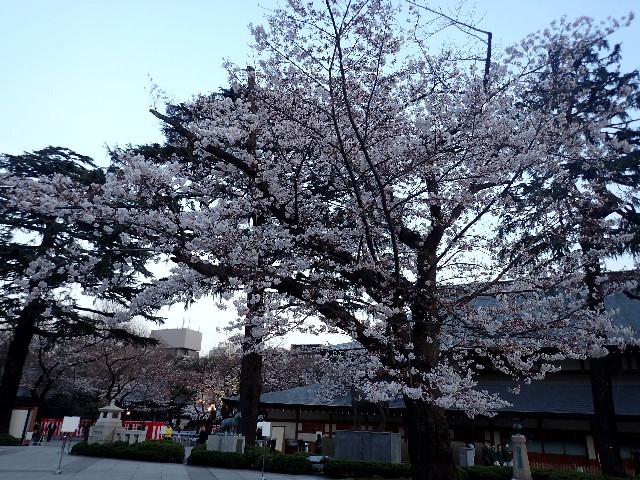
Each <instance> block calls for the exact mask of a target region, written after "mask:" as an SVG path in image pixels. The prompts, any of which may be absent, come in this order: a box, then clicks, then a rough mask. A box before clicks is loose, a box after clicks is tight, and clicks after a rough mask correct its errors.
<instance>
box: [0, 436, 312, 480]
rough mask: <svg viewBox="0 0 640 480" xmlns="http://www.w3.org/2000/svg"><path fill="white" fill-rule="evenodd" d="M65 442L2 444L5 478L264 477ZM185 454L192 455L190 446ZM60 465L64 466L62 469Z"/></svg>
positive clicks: (275, 479) (0, 465)
mask: <svg viewBox="0 0 640 480" xmlns="http://www.w3.org/2000/svg"><path fill="white" fill-rule="evenodd" d="M61 447H62V442H61V441H60V440H52V441H51V442H50V443H46V442H45V443H44V444H43V445H40V446H29V447H2V446H0V479H1V480H41V479H49V480H51V479H56V478H60V479H72V480H261V476H262V474H261V472H257V471H253V470H228V469H224V468H207V467H192V466H189V465H187V464H186V463H185V464H183V465H179V464H175V463H151V462H136V461H133V460H115V459H107V458H93V457H80V456H75V455H69V454H68V453H67V451H66V450H65V452H63V453H61ZM185 450H186V451H187V453H186V455H185V458H186V457H187V456H189V451H190V450H191V448H190V447H187V448H185ZM58 466H60V469H59V472H60V473H57V471H58ZM264 477H265V479H266V480H318V478H319V477H318V476H311V475H309V476H305V475H284V474H277V473H265V474H264Z"/></svg>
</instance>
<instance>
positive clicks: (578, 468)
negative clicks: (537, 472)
mask: <svg viewBox="0 0 640 480" xmlns="http://www.w3.org/2000/svg"><path fill="white" fill-rule="evenodd" d="M529 466H531V467H536V468H549V469H553V470H566V471H571V472H580V473H587V474H589V475H602V469H601V468H600V466H599V465H584V464H578V463H556V462H531V461H530V462H529ZM625 470H626V472H627V475H633V474H634V472H633V468H629V466H628V465H625Z"/></svg>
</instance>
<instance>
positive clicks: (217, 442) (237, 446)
mask: <svg viewBox="0 0 640 480" xmlns="http://www.w3.org/2000/svg"><path fill="white" fill-rule="evenodd" d="M207 450H213V451H216V452H235V453H244V436H243V435H209V438H207Z"/></svg>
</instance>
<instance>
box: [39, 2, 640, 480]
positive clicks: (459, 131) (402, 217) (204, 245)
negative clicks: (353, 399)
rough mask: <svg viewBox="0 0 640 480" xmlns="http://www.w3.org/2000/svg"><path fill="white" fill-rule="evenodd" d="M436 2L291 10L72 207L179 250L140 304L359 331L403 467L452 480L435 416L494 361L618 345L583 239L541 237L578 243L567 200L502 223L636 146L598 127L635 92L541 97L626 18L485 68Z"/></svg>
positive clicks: (476, 396)
mask: <svg viewBox="0 0 640 480" xmlns="http://www.w3.org/2000/svg"><path fill="white" fill-rule="evenodd" d="M427 13H428V10H425V9H423V8H421V7H420V5H419V3H418V2H408V3H402V4H401V5H400V6H399V5H397V4H395V3H393V2H390V1H384V0H379V1H371V0H356V1H350V2H342V1H336V2H329V1H327V2H310V3H304V2H301V1H296V0H292V1H290V2H288V9H286V10H280V9H276V10H274V11H272V12H271V15H270V16H269V17H268V19H267V26H254V27H253V28H252V31H253V33H254V36H255V40H256V45H255V48H256V54H257V55H258V56H259V57H260V59H261V60H260V62H259V63H258V64H256V70H254V69H253V68H251V69H248V70H245V69H240V68H236V67H235V66H233V65H228V69H229V74H230V81H231V86H232V88H231V92H232V94H231V95H201V96H198V97H195V98H194V99H193V100H192V101H191V102H189V103H185V104H183V105H177V106H171V107H170V108H168V109H167V111H165V112H160V111H157V110H153V111H152V113H153V114H154V115H155V116H156V117H157V118H159V119H161V120H162V121H163V122H164V124H165V127H164V128H165V131H166V132H167V142H166V144H164V145H162V146H157V147H154V148H145V149H136V148H134V149H130V150H125V151H121V152H118V154H117V158H116V163H117V168H114V169H113V170H112V172H111V173H110V174H109V175H108V178H107V181H106V183H105V184H104V185H103V186H102V188H101V191H100V195H99V196H96V197H95V198H94V199H93V201H92V202H87V203H85V204H82V202H81V201H80V199H77V204H78V205H82V209H81V211H77V210H74V211H75V212H76V213H75V215H78V216H79V215H90V216H92V218H100V219H106V218H110V219H112V220H113V221H114V222H116V223H118V224H123V225H127V226H129V227H130V228H131V229H132V230H133V232H131V233H130V234H129V235H128V236H127V237H126V238H125V239H124V240H125V241H129V242H131V244H132V245H135V246H136V248H149V249H153V251H154V252H155V253H156V254H157V255H158V256H162V255H165V256H168V257H170V258H171V260H172V261H173V263H174V264H175V267H174V268H173V269H172V271H171V273H170V274H169V275H168V276H167V277H166V278H165V279H162V280H161V281H159V282H157V283H156V284H154V285H152V286H150V287H149V288H148V289H146V290H145V291H144V292H143V293H142V294H140V295H139V296H137V297H136V299H135V300H134V301H133V302H132V303H131V309H130V310H129V312H128V315H129V316H134V315H137V314H141V313H148V312H149V311H150V309H155V308H157V307H158V306H159V305H160V304H162V303H167V304H169V303H175V302H176V301H185V299H188V298H194V299H197V298H199V297H201V296H203V295H209V294H214V295H218V296H220V297H221V298H222V299H225V300H226V299H231V298H235V299H237V304H236V307H237V310H238V326H239V327H242V328H243V329H244V331H245V333H246V335H245V339H246V342H247V343H246V345H245V347H246V348H243V350H244V353H250V352H251V351H252V349H253V351H255V352H258V351H259V350H260V349H261V348H262V347H261V345H262V341H263V339H264V338H266V337H267V336H268V335H270V334H272V333H273V332H282V331H287V330H289V329H294V328H303V327H308V328H310V329H314V330H313V331H315V332H316V333H319V332H322V331H328V332H334V331H340V332H344V333H347V334H349V335H351V336H352V337H353V339H355V340H357V341H358V342H359V343H360V344H361V345H362V346H363V347H364V348H365V349H366V350H367V351H368V352H370V353H371V354H372V355H375V357H376V358H377V361H378V362H379V365H380V368H384V370H385V374H386V375H385V378H386V380H385V381H382V382H376V383H371V387H370V388H369V390H370V392H371V396H372V397H373V398H383V397H384V396H385V395H388V394H391V393H397V394H400V395H402V396H403V399H404V402H405V406H406V420H407V421H406V433H407V436H408V442H409V455H410V459H411V465H412V477H413V478H414V479H434V480H435V479H451V478H456V475H457V474H456V470H455V467H454V464H453V460H452V452H451V446H450V441H449V430H448V426H447V423H446V420H445V416H444V409H445V408H458V409H462V410H465V411H467V412H468V413H469V414H470V415H474V414H478V413H482V412H485V411H488V410H490V409H492V408H495V407H496V405H497V404H499V400H497V399H496V398H495V397H494V396H492V395H491V394H490V393H488V392H484V391H481V390H478V389H476V388H475V387H476V375H477V374H478V372H480V371H481V370H482V368H483V365H484V364H485V362H486V361H489V362H491V363H492V364H493V366H494V367H495V368H496V369H497V370H499V371H502V372H504V373H505V374H508V375H511V376H512V377H513V378H514V380H518V381H530V380H532V379H536V378H540V377H542V376H543V375H544V373H545V372H546V371H551V370H553V369H554V368H555V367H554V362H556V361H557V360H560V359H562V358H566V357H569V358H585V357H586V356H592V357H597V356H601V355H604V354H606V346H607V345H609V344H612V343H613V344H621V341H622V340H621V336H622V334H623V333H625V332H619V331H617V330H616V329H615V327H614V326H613V325H612V324H611V319H610V317H609V316H608V315H607V314H606V313H605V312H603V311H601V310H597V309H596V310H594V309H589V308H588V307H589V305H590V303H589V300H588V298H587V295H585V293H586V292H587V290H586V288H587V287H585V275H586V273H585V270H584V268H583V266H584V264H585V257H587V256H589V255H590V253H589V252H585V251H584V250H583V249H579V248H577V249H576V248H573V249H572V248H569V249H568V250H569V252H570V253H569V254H567V255H554V254H553V253H550V252H548V251H546V250H545V249H543V248H541V244H543V242H544V241H545V240H548V239H550V238H564V237H566V238H567V242H574V243H575V240H576V239H575V237H574V236H572V235H571V229H570V228H569V230H568V226H567V224H566V222H565V221H564V213H565V212H566V210H565V209H561V208H560V207H557V208H556V204H552V205H550V207H549V208H548V210H547V212H546V214H545V215H540V214H539V212H538V211H537V210H536V209H535V208H533V209H532V210H530V209H527V208H519V209H518V210H517V211H516V214H517V215H518V218H519V219H520V220H521V222H522V223H521V224H522V225H528V228H526V229H525V228H515V229H513V230H512V231H510V232H509V233H508V234H506V235H500V233H502V232H501V227H500V224H499V219H500V218H501V217H502V216H503V215H504V214H505V213H506V212H509V213H512V212H513V210H514V209H513V208H512V207H513V205H514V200H513V198H514V195H515V194H516V193H518V192H519V191H520V190H521V189H522V186H523V185H529V184H531V178H532V176H535V175H536V174H538V173H540V174H541V175H548V178H549V179H550V181H562V179H563V178H565V177H564V176H563V170H562V168H560V166H561V159H564V158H580V159H582V161H583V162H584V163H583V165H584V167H585V168H591V167H592V166H594V167H597V165H599V164H600V163H601V162H603V161H606V160H607V159H610V158H613V157H614V156H615V157H617V158H619V157H620V154H621V153H624V152H628V151H629V150H630V149H631V145H629V142H627V141H625V140H624V139H619V140H618V141H617V142H615V145H612V143H611V142H609V141H608V137H607V133H606V126H607V121H608V119H610V118H612V116H615V115H617V114H618V112H620V111H624V110H625V109H626V108H628V106H629V105H630V101H631V100H630V98H628V95H625V94H624V92H621V95H619V96H616V97H615V98H612V99H611V103H610V104H609V105H607V106H604V107H603V108H602V109H601V110H598V111H597V112H594V113H593V115H589V116H586V117H585V119H584V121H581V122H568V121H566V120H567V119H566V116H565V115H564V112H565V111H567V109H568V107H569V103H570V102H571V97H570V96H563V95H559V96H558V98H557V105H556V107H555V108H539V105H536V104H535V102H532V101H531V99H532V94H531V92H532V91H534V90H535V88H537V87H539V86H544V87H545V88H548V89H549V90H550V91H551V92H555V91H556V90H555V88H556V87H554V85H553V79H552V78H551V77H550V76H549V75H548V71H549V70H550V69H551V70H553V69H560V70H562V71H564V70H565V69H567V68H569V67H568V65H570V64H571V62H570V61H568V59H571V58H572V57H573V55H574V54H575V52H579V51H582V50H584V47H585V45H591V44H594V43H596V42H598V41H600V40H601V39H602V38H605V37H606V35H607V34H608V33H610V32H611V31H612V28H614V27H608V26H604V27H598V26H596V25H594V24H593V23H592V22H591V21H589V20H587V19H581V20H579V21H576V22H575V23H573V24H568V23H561V24H557V25H556V26H555V27H551V28H550V29H549V30H547V31H545V32H543V33H541V34H540V35H538V36H534V37H529V38H528V39H526V40H525V41H523V42H522V43H521V44H520V45H518V46H515V47H513V48H511V49H510V50H509V51H508V52H506V54H505V55H504V57H503V60H502V61H501V62H496V61H492V60H491V59H490V58H488V59H486V58H484V57H483V63H482V67H483V68H480V69H477V68H476V65H475V63H474V62H468V61H465V60H462V59H460V57H459V56H458V55H456V54H455V52H451V51H443V52H436V53H434V52H433V51H432V46H431V45H429V40H430V38H431V36H430V33H432V32H431V31H430V30H428V27H429V25H431V24H430V20H431V18H430V17H429V16H428V15H427ZM561 33H562V35H561V38H562V41H561V42H559V43H558V41H557V39H558V35H559V34H561ZM550 51H552V52H554V55H549V52H550ZM487 61H488V64H489V68H486V67H487ZM584 74H585V71H584V70H582V69H578V70H577V71H575V72H572V75H574V76H575V77H580V76H581V75H584ZM628 93H631V92H628ZM585 150H586V151H587V152H588V155H585V154H584V153H585ZM623 194H624V195H628V194H630V192H627V193H624V192H623ZM44 197H45V198H44V199H45V200H46V195H45V196H44ZM39 198H43V196H42V195H41V196H40V197H39ZM569 200H570V199H569ZM70 214H72V215H73V213H70ZM579 244H580V243H579V242H578V243H577V245H579ZM310 319H320V320H322V322H324V323H323V324H322V325H321V326H317V324H316V323H314V322H310V321H309V320H310ZM479 358H482V359H483V361H478V359H479ZM242 396H243V395H242V392H241V397H242ZM252 401H253V402H255V401H257V400H256V399H255V398H254V399H252ZM247 417H249V418H247V419H243V421H246V422H254V424H255V418H252V415H247ZM245 428H246V427H245ZM251 431H255V428H253V429H247V430H246V433H247V434H248V435H250V434H251ZM248 441H250V438H249V439H248Z"/></svg>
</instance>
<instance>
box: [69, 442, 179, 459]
mask: <svg viewBox="0 0 640 480" xmlns="http://www.w3.org/2000/svg"><path fill="white" fill-rule="evenodd" d="M71 453H72V454H73V455H85V456H89V457H104V458H120V459H124V460H140V461H143V462H168V463H182V460H183V459H184V446H182V445H181V444H179V443H175V442H164V441H162V440H147V441H145V442H141V443H133V444H131V445H130V444H128V443H126V442H110V443H103V444H99V443H92V444H88V443H87V442H79V443H76V444H75V445H73V447H72V448H71Z"/></svg>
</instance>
